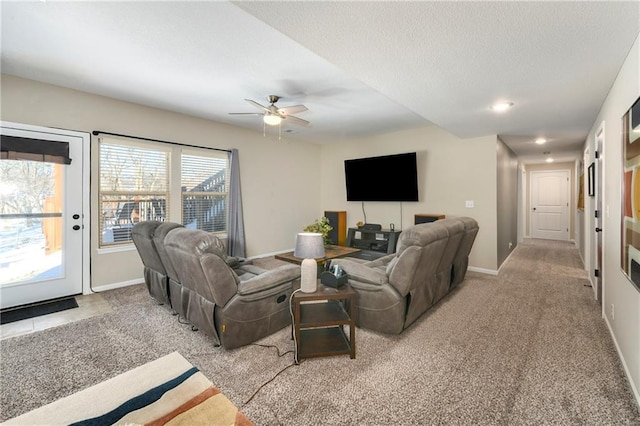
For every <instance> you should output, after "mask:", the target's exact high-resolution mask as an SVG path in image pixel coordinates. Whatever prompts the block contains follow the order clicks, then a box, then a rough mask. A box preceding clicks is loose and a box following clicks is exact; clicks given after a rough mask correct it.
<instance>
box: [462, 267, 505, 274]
mask: <svg viewBox="0 0 640 426" xmlns="http://www.w3.org/2000/svg"><path fill="white" fill-rule="evenodd" d="M467 271H473V272H479V273H481V274H487V275H498V271H496V270H495V269H485V268H477V267H475V266H469V267H467Z"/></svg>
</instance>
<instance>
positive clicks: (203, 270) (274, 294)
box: [132, 221, 300, 349]
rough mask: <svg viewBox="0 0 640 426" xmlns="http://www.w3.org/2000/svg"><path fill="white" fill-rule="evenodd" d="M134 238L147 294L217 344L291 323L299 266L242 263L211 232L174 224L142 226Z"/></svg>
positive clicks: (244, 340)
mask: <svg viewBox="0 0 640 426" xmlns="http://www.w3.org/2000/svg"><path fill="white" fill-rule="evenodd" d="M132 236H133V239H134V243H135V245H136V248H137V249H138V253H139V254H140V257H141V259H142V261H143V264H144V277H145V283H146V285H147V288H148V290H149V294H150V295H151V296H152V297H153V298H154V299H156V300H158V301H159V302H161V303H165V304H167V305H169V306H170V307H171V308H172V309H173V310H174V311H175V312H176V313H178V314H179V315H180V316H182V317H183V318H184V319H186V320H187V321H188V322H189V323H190V324H192V325H193V326H194V327H197V328H198V329H199V330H201V331H203V332H205V333H206V334H208V335H209V336H211V337H212V338H213V340H214V344H215V345H222V346H223V347H224V348H226V349H233V348H237V347H240V346H244V345H247V344H249V343H251V342H254V341H256V340H258V339H261V338H263V337H265V336H268V335H269V334H272V333H274V332H275V331H277V330H280V329H282V328H284V327H286V326H288V325H290V324H291V319H290V315H289V304H288V300H289V297H290V296H291V292H292V291H293V288H294V281H295V280H297V279H299V278H300V268H299V267H298V266H296V265H284V266H281V267H279V268H276V269H272V270H266V269H263V268H259V267H257V266H255V265H252V264H251V263H250V262H241V261H239V259H237V258H233V257H229V256H227V255H226V253H225V251H226V250H225V248H224V245H223V244H222V242H221V241H220V240H219V239H218V238H217V237H216V236H215V235H214V234H211V233H208V232H205V231H201V230H196V229H187V228H185V227H183V226H182V225H179V224H176V223H172V222H162V223H161V222H154V221H148V222H140V223H138V224H136V225H135V226H134V228H133V232H132ZM295 284H297V283H295Z"/></svg>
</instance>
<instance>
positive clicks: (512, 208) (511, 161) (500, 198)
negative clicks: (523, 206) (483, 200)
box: [496, 138, 518, 268]
mask: <svg viewBox="0 0 640 426" xmlns="http://www.w3.org/2000/svg"><path fill="white" fill-rule="evenodd" d="M496 156H497V167H496V173H497V175H496V188H497V189H496V190H497V193H496V197H497V206H496V209H497V227H498V235H497V237H496V243H497V256H498V268H499V267H500V266H501V265H502V263H503V262H504V261H505V260H506V259H507V257H509V254H511V252H512V251H513V250H514V249H515V248H516V245H517V244H518V157H517V156H516V154H515V153H514V152H513V151H511V149H510V148H509V147H508V146H507V145H506V144H505V143H504V142H503V141H502V140H500V139H499V138H498V141H497V144H496Z"/></svg>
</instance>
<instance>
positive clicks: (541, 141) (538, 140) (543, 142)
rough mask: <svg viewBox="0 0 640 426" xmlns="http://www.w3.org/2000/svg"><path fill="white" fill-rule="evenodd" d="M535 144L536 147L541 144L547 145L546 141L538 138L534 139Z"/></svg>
mask: <svg viewBox="0 0 640 426" xmlns="http://www.w3.org/2000/svg"><path fill="white" fill-rule="evenodd" d="M536 143H537V144H538V145H543V144H545V143H547V140H546V139H545V138H538V139H536Z"/></svg>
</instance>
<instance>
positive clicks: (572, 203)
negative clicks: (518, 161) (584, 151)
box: [524, 163, 578, 240]
mask: <svg viewBox="0 0 640 426" xmlns="http://www.w3.org/2000/svg"><path fill="white" fill-rule="evenodd" d="M525 169H526V171H527V182H526V190H527V196H526V197H525V212H526V214H525V220H526V223H525V230H524V235H525V236H526V237H527V238H529V237H531V214H530V213H531V197H530V191H531V172H539V171H555V170H569V239H570V240H573V238H574V234H575V218H576V215H575V214H574V211H575V210H576V208H577V200H578V197H577V193H576V184H575V183H574V182H575V163H550V164H546V163H545V164H527V165H526V166H525Z"/></svg>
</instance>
